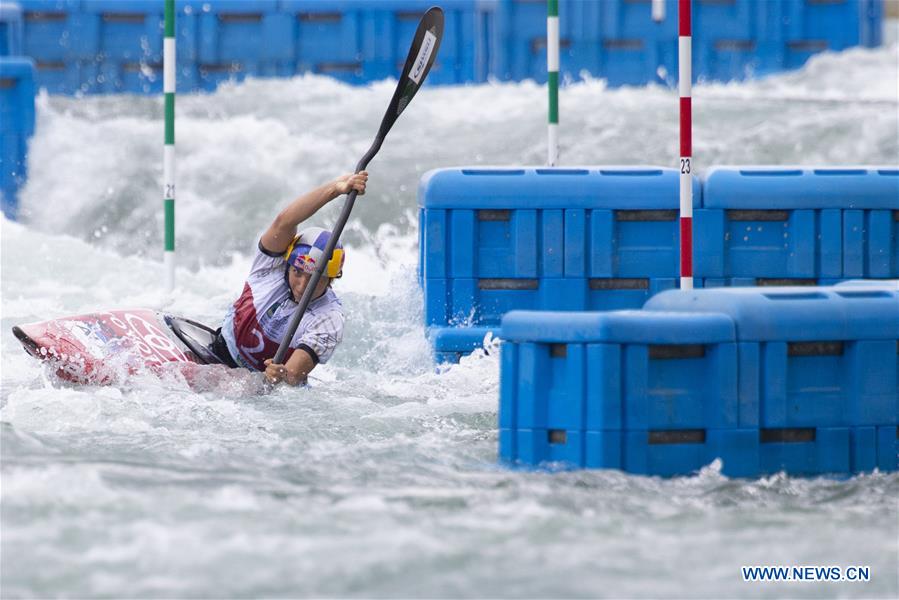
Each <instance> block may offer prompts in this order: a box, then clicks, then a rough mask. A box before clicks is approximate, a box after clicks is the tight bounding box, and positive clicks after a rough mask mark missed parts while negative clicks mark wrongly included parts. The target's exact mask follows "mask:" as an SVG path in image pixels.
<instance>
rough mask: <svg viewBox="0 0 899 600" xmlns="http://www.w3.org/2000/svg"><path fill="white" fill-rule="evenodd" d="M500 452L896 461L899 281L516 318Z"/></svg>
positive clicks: (596, 462)
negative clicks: (896, 283)
mask: <svg viewBox="0 0 899 600" xmlns="http://www.w3.org/2000/svg"><path fill="white" fill-rule="evenodd" d="M500 335H501V337H502V338H503V345H502V355H501V368H500V413H499V427H500V456H501V458H502V459H504V460H506V461H512V462H519V463H522V464H526V465H538V464H540V463H543V462H551V461H560V462H562V463H566V464H568V465H569V466H572V465H573V466H580V467H588V468H617V469H623V470H626V471H628V472H632V473H640V474H649V475H663V476H668V475H678V474H688V473H690V472H694V471H695V470H697V469H699V468H700V467H702V466H703V465H705V464H708V463H709V462H711V460H713V459H715V458H721V459H722V461H723V467H722V468H723V472H724V473H726V474H728V475H732V476H756V475H759V474H766V473H775V472H778V471H786V472H788V473H791V474H802V475H817V474H824V473H851V472H861V471H870V470H872V469H874V468H879V469H881V470H896V468H897V466H896V448H897V446H896V444H897V441H896V435H897V423H899V379H897V370H899V290H893V289H891V288H890V287H888V286H876V287H875V286H867V285H866V286H851V285H845V286H840V287H833V288H817V289H814V290H808V289H805V288H788V287H785V288H769V289H756V290H751V289H739V288H737V289H724V290H693V291H670V292H665V293H663V294H660V295H658V296H656V297H654V298H653V299H652V300H650V301H649V302H648V303H647V306H646V308H645V309H644V310H642V311H618V312H607V313H554V312H525V311H514V312H510V313H509V314H507V315H506V316H505V317H504V319H503V323H502V331H501V334H500Z"/></svg>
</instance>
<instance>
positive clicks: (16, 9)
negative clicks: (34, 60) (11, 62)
mask: <svg viewBox="0 0 899 600" xmlns="http://www.w3.org/2000/svg"><path fill="white" fill-rule="evenodd" d="M22 48H23V46H22V7H20V6H19V5H18V4H16V3H14V2H12V3H11V2H4V3H3V4H0V56H19V55H21V54H22Z"/></svg>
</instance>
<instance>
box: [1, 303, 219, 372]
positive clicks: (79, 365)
mask: <svg viewBox="0 0 899 600" xmlns="http://www.w3.org/2000/svg"><path fill="white" fill-rule="evenodd" d="M13 334H14V335H15V336H16V338H18V339H19V341H20V342H22V345H23V346H24V347H25V350H26V351H27V352H28V353H29V354H31V355H32V356H34V357H35V358H38V359H41V360H45V361H48V362H50V363H52V364H53V366H54V367H55V371H56V374H57V375H58V376H59V377H60V378H62V379H65V380H67V381H72V382H75V383H93V384H101V385H102V384H109V383H114V382H115V381H117V380H119V379H121V378H123V377H125V376H128V375H133V374H135V373H138V372H142V371H150V372H155V373H161V372H162V371H164V370H166V369H169V368H175V369H178V368H179V366H180V367H182V368H181V371H182V372H186V373H189V372H190V371H191V370H192V367H193V366H195V365H205V364H221V360H219V358H218V357H217V356H216V355H215V354H214V353H213V352H212V350H211V349H210V348H211V345H212V342H213V340H214V339H215V332H214V331H213V330H212V329H210V328H209V327H206V326H205V325H201V324H200V323H196V322H194V321H190V320H188V319H182V318H180V317H174V316H172V315H166V314H163V313H159V312H157V311H154V310H149V309H135V310H110V311H106V312H98V313H91V314H87V315H78V316H74V317H62V318H59V319H52V320H50V321H42V322H40V323H28V324H25V325H19V326H16V327H13Z"/></svg>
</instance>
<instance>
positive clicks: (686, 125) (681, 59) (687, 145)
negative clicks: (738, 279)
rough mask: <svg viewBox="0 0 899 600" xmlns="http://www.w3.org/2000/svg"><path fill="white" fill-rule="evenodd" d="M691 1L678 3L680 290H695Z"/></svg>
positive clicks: (680, 0) (686, 0) (685, 0)
mask: <svg viewBox="0 0 899 600" xmlns="http://www.w3.org/2000/svg"><path fill="white" fill-rule="evenodd" d="M691 9H692V0H678V13H677V20H678V52H677V62H678V74H677V78H678V93H679V96H680V287H681V289H686V290H689V289H693V173H692V171H693V165H692V163H693V133H692V129H693V108H692V102H691V94H692V89H693V85H692V77H693V69H692V65H691V62H692V60H693V59H692V54H693V52H692V44H693V37H692V33H691V31H692V30H691V27H690V11H691Z"/></svg>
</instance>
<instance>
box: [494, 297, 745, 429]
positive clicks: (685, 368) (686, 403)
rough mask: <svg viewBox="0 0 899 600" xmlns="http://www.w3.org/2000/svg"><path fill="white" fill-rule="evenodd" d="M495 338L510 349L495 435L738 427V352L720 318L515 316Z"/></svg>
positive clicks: (612, 314) (637, 314)
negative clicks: (502, 431)
mask: <svg viewBox="0 0 899 600" xmlns="http://www.w3.org/2000/svg"><path fill="white" fill-rule="evenodd" d="M500 337H501V338H502V339H503V340H504V342H503V348H504V350H503V352H504V353H505V352H506V350H505V348H507V347H508V348H509V352H508V355H506V354H504V358H503V362H502V365H503V370H502V372H501V382H502V383H501V385H502V386H504V387H503V388H502V389H503V392H502V394H501V406H500V415H501V417H500V422H501V427H502V426H506V427H509V428H517V429H565V430H578V431H582V430H585V429H590V430H604V429H614V430H619V429H679V428H691V427H702V428H704V427H717V428H722V427H731V426H736V425H737V381H736V346H735V344H734V337H733V324H732V322H731V321H730V319H728V318H727V317H725V316H723V315H709V314H696V315H686V316H685V315H666V314H663V313H654V314H653V313H647V312H644V311H620V312H609V313H553V312H527V311H514V312H511V313H509V314H507V315H506V316H505V317H504V318H503V327H502V330H501V334H500ZM511 346H517V347H516V348H514V349H513V348H511ZM509 357H511V358H509ZM513 360H514V361H515V362H516V364H514V365H512V364H510V361H513ZM513 366H514V368H512V367H513ZM509 369H511V371H508V372H507V370H509ZM512 376H514V378H515V379H514V380H510V381H507V380H508V378H509V377H512ZM510 386H511V387H510ZM506 415H514V417H508V418H507V416H506ZM510 419H511V420H510Z"/></svg>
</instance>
